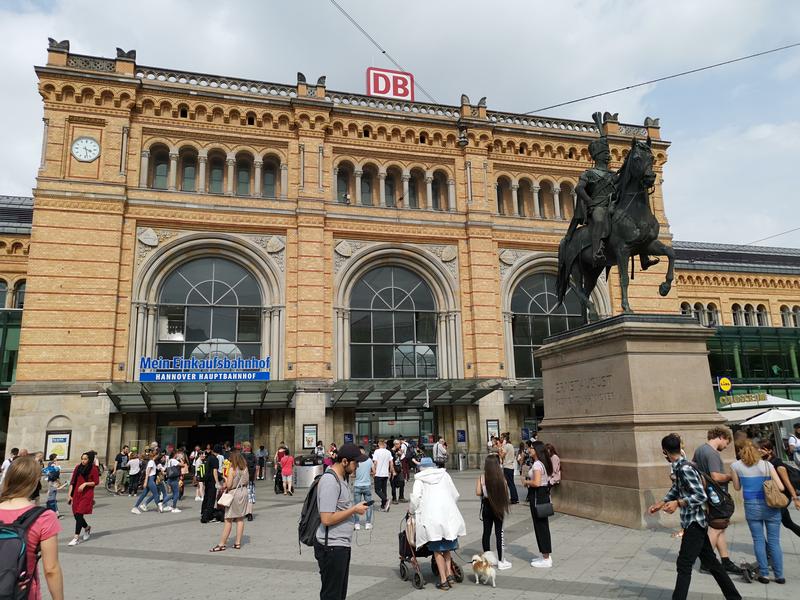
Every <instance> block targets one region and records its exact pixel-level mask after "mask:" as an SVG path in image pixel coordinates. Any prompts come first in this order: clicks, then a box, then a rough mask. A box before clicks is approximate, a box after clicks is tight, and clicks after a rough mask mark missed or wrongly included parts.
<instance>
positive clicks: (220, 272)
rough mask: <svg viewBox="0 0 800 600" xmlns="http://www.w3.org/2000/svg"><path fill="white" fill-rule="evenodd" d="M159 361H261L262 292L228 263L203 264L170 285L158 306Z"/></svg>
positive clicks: (191, 265) (173, 276) (185, 268)
mask: <svg viewBox="0 0 800 600" xmlns="http://www.w3.org/2000/svg"><path fill="white" fill-rule="evenodd" d="M158 304H159V306H158V339H157V348H156V352H157V356H160V357H163V358H172V357H175V356H182V357H185V358H197V359H204V358H212V357H213V358H215V357H219V358H231V359H233V358H256V357H259V355H260V353H261V305H262V296H261V289H260V287H259V285H258V282H257V281H256V279H255V277H254V276H253V274H252V273H250V272H249V271H248V270H246V269H245V268H244V267H242V266H240V265H239V264H238V263H235V262H233V261H231V260H228V259H225V258H211V257H207V258H197V259H194V260H191V261H189V262H186V263H184V264H182V265H181V266H179V267H177V268H176V269H175V270H174V271H172V272H171V273H170V274H169V275H168V276H167V278H166V280H165V281H164V284H163V286H162V287H161V291H160V293H159V301H158Z"/></svg>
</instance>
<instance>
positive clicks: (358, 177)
mask: <svg viewBox="0 0 800 600" xmlns="http://www.w3.org/2000/svg"><path fill="white" fill-rule="evenodd" d="M363 174H364V171H354V172H353V177H355V184H356V193H355V196H356V197H355V198H354V199H353V202H351V204H361V203H362V202H361V176H362V175H363Z"/></svg>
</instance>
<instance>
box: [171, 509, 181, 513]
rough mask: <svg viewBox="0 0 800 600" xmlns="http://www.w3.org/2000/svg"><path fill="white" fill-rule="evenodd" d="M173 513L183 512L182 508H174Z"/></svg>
mask: <svg viewBox="0 0 800 600" xmlns="http://www.w3.org/2000/svg"><path fill="white" fill-rule="evenodd" d="M172 512H173V513H179V512H181V509H180V508H173V509H172Z"/></svg>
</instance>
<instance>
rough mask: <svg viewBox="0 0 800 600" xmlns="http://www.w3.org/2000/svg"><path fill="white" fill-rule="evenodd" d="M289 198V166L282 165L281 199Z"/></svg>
mask: <svg viewBox="0 0 800 600" xmlns="http://www.w3.org/2000/svg"><path fill="white" fill-rule="evenodd" d="M288 197H289V165H287V164H286V163H281V198H283V199H284V200H285V199H286V198H288Z"/></svg>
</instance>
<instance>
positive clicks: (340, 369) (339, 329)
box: [333, 308, 344, 379]
mask: <svg viewBox="0 0 800 600" xmlns="http://www.w3.org/2000/svg"><path fill="white" fill-rule="evenodd" d="M334 313H335V314H336V346H335V347H334V349H333V356H334V358H335V360H336V379H344V358H343V357H344V311H343V310H342V309H341V308H336V309H334Z"/></svg>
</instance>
